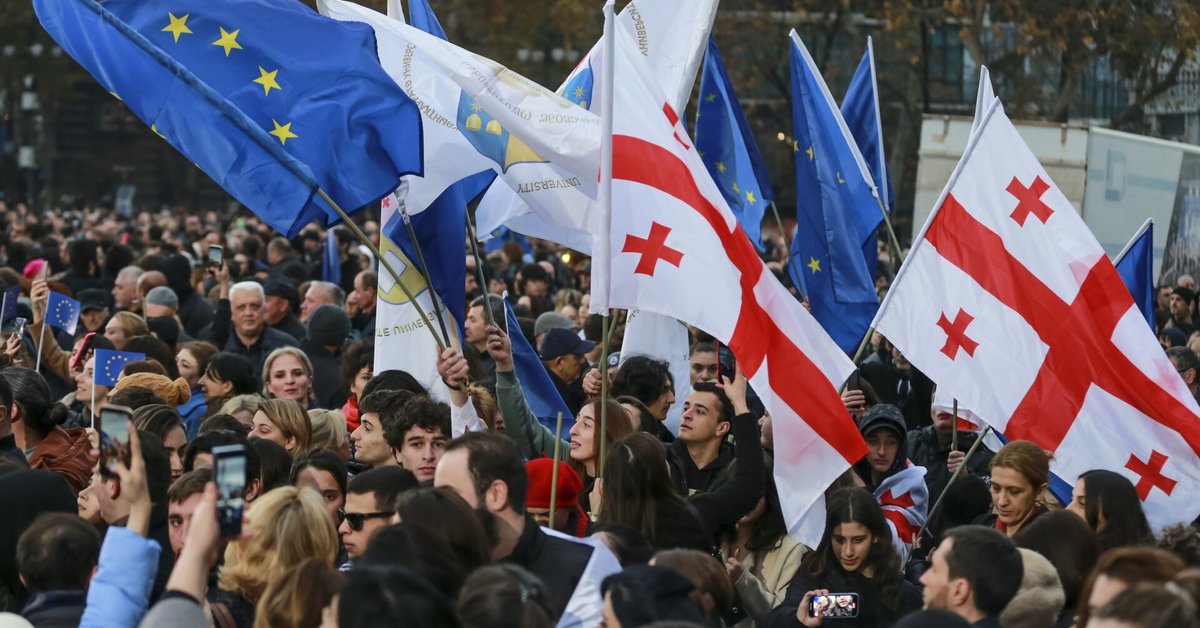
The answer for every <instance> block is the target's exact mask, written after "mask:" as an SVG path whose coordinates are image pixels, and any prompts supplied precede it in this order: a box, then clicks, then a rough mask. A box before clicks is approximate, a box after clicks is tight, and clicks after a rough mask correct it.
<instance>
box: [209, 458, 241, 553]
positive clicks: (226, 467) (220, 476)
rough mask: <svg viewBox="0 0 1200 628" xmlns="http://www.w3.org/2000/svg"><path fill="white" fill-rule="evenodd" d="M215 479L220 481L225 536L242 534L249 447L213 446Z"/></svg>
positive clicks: (219, 507)
mask: <svg viewBox="0 0 1200 628" xmlns="http://www.w3.org/2000/svg"><path fill="white" fill-rule="evenodd" d="M212 453H213V478H214V479H215V481H216V484H217V524H218V525H219V527H220V529H221V536H223V537H226V538H235V537H238V536H241V534H242V510H243V509H244V508H245V506H246V448H245V446H243V445H225V446H222V447H214V448H213V451H212Z"/></svg>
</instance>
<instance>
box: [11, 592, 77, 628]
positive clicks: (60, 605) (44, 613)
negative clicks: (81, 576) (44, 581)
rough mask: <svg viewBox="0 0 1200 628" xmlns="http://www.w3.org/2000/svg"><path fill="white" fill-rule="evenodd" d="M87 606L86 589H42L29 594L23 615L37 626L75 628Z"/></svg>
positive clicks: (44, 627)
mask: <svg viewBox="0 0 1200 628" xmlns="http://www.w3.org/2000/svg"><path fill="white" fill-rule="evenodd" d="M85 606H87V593H86V592H84V591H41V592H38V593H31V594H30V595H29V602H28V603H27V604H25V608H24V609H23V610H22V611H21V616H22V617H24V618H25V619H27V620H29V623H31V624H33V625H34V626H36V627H37V628H75V627H76V626H78V625H79V620H80V619H81V618H82V617H83V609H84V607H85Z"/></svg>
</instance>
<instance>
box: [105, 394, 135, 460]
mask: <svg viewBox="0 0 1200 628" xmlns="http://www.w3.org/2000/svg"><path fill="white" fill-rule="evenodd" d="M132 421H133V410H130V409H129V408H126V407H124V406H113V405H106V406H104V408H102V409H101V410H100V475H101V476H103V477H107V478H117V477H119V476H118V474H117V472H116V471H115V467H117V466H118V465H119V466H121V467H123V468H126V469H128V468H129V464H130V461H131V458H132V452H131V451H130V446H129V426H130V424H131V422H132Z"/></svg>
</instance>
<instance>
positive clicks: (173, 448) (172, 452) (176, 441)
mask: <svg viewBox="0 0 1200 628" xmlns="http://www.w3.org/2000/svg"><path fill="white" fill-rule="evenodd" d="M133 426H134V427H135V428H137V429H138V430H139V431H142V432H149V433H151V434H154V435H155V436H157V437H159V439H161V440H162V444H163V447H164V448H166V450H167V459H168V460H169V461H170V462H171V481H172V482H174V481H175V480H178V479H179V476H181V475H183V448H184V447H186V446H187V432H186V431H185V430H184V426H183V419H182V418H181V417H180V416H179V412H177V411H176V410H175V408H172V407H171V406H165V405H162V404H151V405H148V406H142V407H141V408H138V409H137V410H135V411H134V413H133Z"/></svg>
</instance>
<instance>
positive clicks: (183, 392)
mask: <svg viewBox="0 0 1200 628" xmlns="http://www.w3.org/2000/svg"><path fill="white" fill-rule="evenodd" d="M134 364H137V363H136V362H130V363H129V364H128V365H126V366H127V368H126V370H123V371H122V375H121V379H119V380H117V385H116V386H115V387H113V392H114V393H115V392H119V391H123V390H128V389H130V388H144V389H146V390H149V391H150V392H152V393H154V396H155V397H157V398H158V399H160V400H161V402H162V403H166V404H167V405H169V406H171V407H172V408H178V407H179V406H181V405H183V404H185V403H187V401H188V399H190V398H191V395H192V392H191V390H190V389H189V387H188V384H187V381H185V380H184V379H183V378H182V377H179V378H176V379H171V378H170V377H168V376H166V375H163V374H161V373H151V372H149V371H142V372H134V373H131V372H129V370H128V366H130V365H134ZM142 364H146V365H154V364H157V362H156V361H147V362H143V363H142ZM109 396H110V397H112V396H115V395H114V394H110V395H109ZM129 407H131V408H133V409H134V410H136V409H137V407H135V406H133V405H130V406H129Z"/></svg>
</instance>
